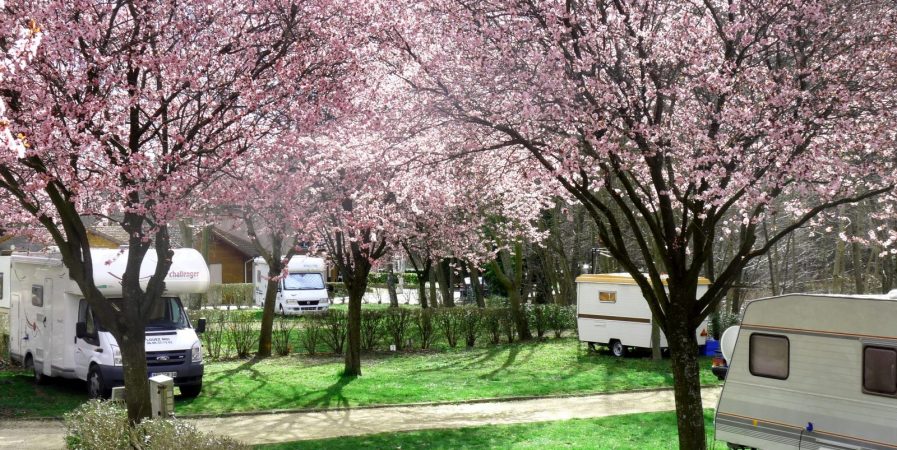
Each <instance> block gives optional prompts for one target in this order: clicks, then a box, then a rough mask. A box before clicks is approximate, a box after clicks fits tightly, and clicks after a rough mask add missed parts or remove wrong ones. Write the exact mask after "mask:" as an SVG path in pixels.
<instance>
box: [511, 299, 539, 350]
mask: <svg viewBox="0 0 897 450" xmlns="http://www.w3.org/2000/svg"><path fill="white" fill-rule="evenodd" d="M508 302H509V303H510V304H511V316H513V318H514V323H516V324H517V339H519V340H521V341H528V340H530V339H532V338H533V334H532V333H531V332H530V331H529V321H528V320H526V313H525V312H524V311H523V304H522V303H523V301H522V298H521V296H520V290H519V289H514V290H510V291H508Z"/></svg>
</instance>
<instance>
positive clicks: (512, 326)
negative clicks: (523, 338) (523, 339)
mask: <svg viewBox="0 0 897 450" xmlns="http://www.w3.org/2000/svg"><path fill="white" fill-rule="evenodd" d="M496 311H500V312H499V314H498V319H499V322H500V323H501V330H502V331H503V332H504V334H505V337H506V338H508V343H511V342H514V336H515V335H516V334H517V322H515V321H514V315H513V314H512V313H511V308H501V309H498V310H496Z"/></svg>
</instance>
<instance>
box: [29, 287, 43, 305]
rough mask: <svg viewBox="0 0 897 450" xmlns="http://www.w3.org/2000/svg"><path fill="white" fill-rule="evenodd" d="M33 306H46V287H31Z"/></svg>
mask: <svg viewBox="0 0 897 450" xmlns="http://www.w3.org/2000/svg"><path fill="white" fill-rule="evenodd" d="M31 304H32V305H34V306H44V287H43V286H41V285H39V284H33V285H31Z"/></svg>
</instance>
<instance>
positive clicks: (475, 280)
mask: <svg viewBox="0 0 897 450" xmlns="http://www.w3.org/2000/svg"><path fill="white" fill-rule="evenodd" d="M468 267H469V270H470V289H472V290H473V297H474V298H475V299H476V302H477V307H479V308H485V307H486V299H485V298H483V287H482V286H480V269H479V268H478V267H477V266H476V265H475V264H474V263H470V264H469V265H468Z"/></svg>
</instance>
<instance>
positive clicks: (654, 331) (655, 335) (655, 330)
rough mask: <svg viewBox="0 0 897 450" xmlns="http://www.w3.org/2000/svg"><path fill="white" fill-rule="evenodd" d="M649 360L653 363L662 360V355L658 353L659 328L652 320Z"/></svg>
mask: <svg viewBox="0 0 897 450" xmlns="http://www.w3.org/2000/svg"><path fill="white" fill-rule="evenodd" d="M651 359H653V360H654V361H660V360H661V359H663V355H661V353H660V326H658V325H657V321H656V320H654V319H653V318H652V319H651Z"/></svg>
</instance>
